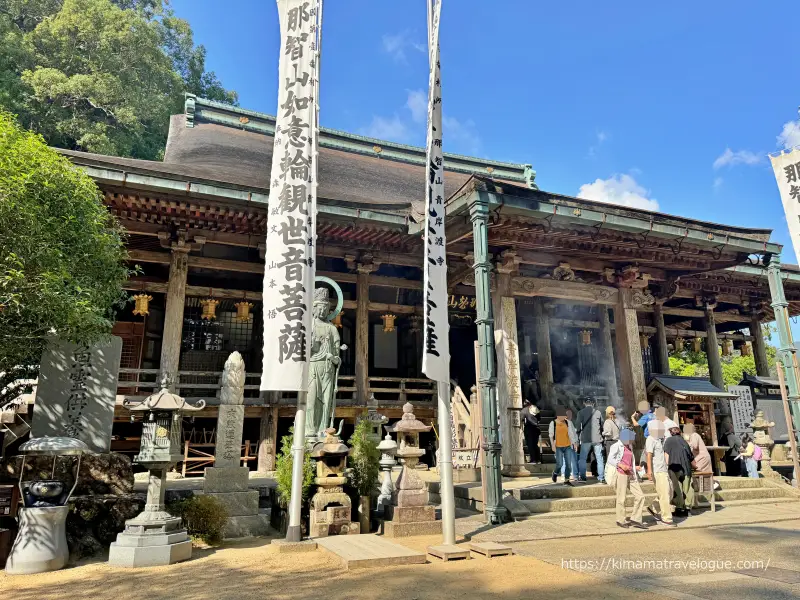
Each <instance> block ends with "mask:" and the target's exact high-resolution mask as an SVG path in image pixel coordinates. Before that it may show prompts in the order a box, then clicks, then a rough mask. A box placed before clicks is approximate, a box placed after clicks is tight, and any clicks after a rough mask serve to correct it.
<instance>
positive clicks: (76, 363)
mask: <svg viewBox="0 0 800 600" xmlns="http://www.w3.org/2000/svg"><path fill="white" fill-rule="evenodd" d="M121 353H122V338H120V337H117V336H109V337H108V338H106V339H104V340H101V341H100V342H97V343H96V344H94V345H92V346H82V345H78V344H71V343H69V342H65V341H62V340H58V339H54V340H52V341H51V342H50V344H49V345H48V347H47V350H45V352H44V354H42V362H41V368H40V370H39V383H38V385H37V387H36V406H35V409H34V413H33V424H32V428H31V437H34V438H39V437H71V438H74V439H77V440H80V441H82V442H83V443H84V444H86V445H87V446H88V447H89V452H93V453H95V454H106V453H108V452H109V451H110V448H111V425H112V423H113V421H114V405H115V403H116V399H117V377H118V375H119V361H120V356H121Z"/></svg>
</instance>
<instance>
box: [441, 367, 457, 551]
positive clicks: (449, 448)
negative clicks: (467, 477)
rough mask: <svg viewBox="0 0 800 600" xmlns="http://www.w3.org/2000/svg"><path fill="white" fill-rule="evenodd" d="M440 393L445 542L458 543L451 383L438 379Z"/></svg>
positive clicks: (443, 529)
mask: <svg viewBox="0 0 800 600" xmlns="http://www.w3.org/2000/svg"><path fill="white" fill-rule="evenodd" d="M437 389H438V395H439V494H440V495H441V498H442V537H443V538H444V539H443V542H442V543H444V544H455V543H456V503H455V497H454V495H453V436H452V431H451V418H450V384H449V383H447V382H446V381H438V382H437Z"/></svg>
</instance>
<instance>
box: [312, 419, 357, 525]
mask: <svg viewBox="0 0 800 600" xmlns="http://www.w3.org/2000/svg"><path fill="white" fill-rule="evenodd" d="M348 454H350V448H348V447H347V446H345V445H344V444H343V443H342V440H340V439H339V438H338V437H337V436H336V430H335V429H334V428H333V427H329V428H328V429H326V430H325V439H324V440H323V441H321V442H316V443H315V444H314V445H313V446H312V447H311V451H310V452H309V455H310V456H311V458H312V459H314V460H315V461H316V463H317V477H316V478H315V479H314V483H316V484H317V493H316V494H314V497H313V498H311V515H310V534H309V535H310V537H327V536H329V535H339V534H348V533H359V532H360V529H361V527H360V525H359V524H358V523H354V522H352V521H351V514H352V502H351V501H350V496H348V495H347V494H346V493H345V492H344V485H345V484H346V483H347V476H346V474H345V467H346V466H347V455H348Z"/></svg>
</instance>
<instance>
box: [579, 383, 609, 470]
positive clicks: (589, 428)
mask: <svg viewBox="0 0 800 600" xmlns="http://www.w3.org/2000/svg"><path fill="white" fill-rule="evenodd" d="M602 431H603V415H601V414H600V411H599V410H597V407H596V406H595V400H594V398H592V397H590V396H586V397H584V399H583V408H582V409H581V410H580V411H579V412H578V438H579V439H580V442H581V454H580V458H579V459H578V479H579V480H580V481H586V462H587V459H588V458H589V453H590V452H592V451H594V456H595V459H596V460H597V480H598V481H599V482H600V483H605V478H604V471H603V468H604V466H605V465H604V464H603V433H602Z"/></svg>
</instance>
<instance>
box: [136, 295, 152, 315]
mask: <svg viewBox="0 0 800 600" xmlns="http://www.w3.org/2000/svg"><path fill="white" fill-rule="evenodd" d="M152 299H153V297H152V296H151V295H149V294H136V295H135V296H134V297H133V302H134V305H133V314H135V315H140V316H142V317H144V316H145V315H149V314H150V300H152Z"/></svg>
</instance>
